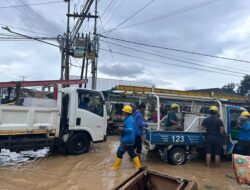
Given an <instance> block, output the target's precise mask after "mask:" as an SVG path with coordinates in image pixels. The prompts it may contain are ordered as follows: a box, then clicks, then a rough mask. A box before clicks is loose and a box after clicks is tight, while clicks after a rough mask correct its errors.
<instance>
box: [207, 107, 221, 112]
mask: <svg viewBox="0 0 250 190" xmlns="http://www.w3.org/2000/svg"><path fill="white" fill-rule="evenodd" d="M209 110H210V111H219V108H218V107H217V106H211V107H210V108H209Z"/></svg>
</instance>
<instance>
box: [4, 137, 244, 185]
mask: <svg viewBox="0 0 250 190" xmlns="http://www.w3.org/2000/svg"><path fill="white" fill-rule="evenodd" d="M118 145H119V141H118V137H110V138H109V139H108V142H106V143H101V144H95V145H94V146H93V147H92V150H91V152H90V153H87V154H84V155H80V156H64V155H52V156H49V157H47V158H44V159H41V160H36V161H33V162H29V163H24V164H21V165H20V164H19V165H17V166H0V189H1V190H2V189H8V190H12V189H18V190H24V189H25V190H31V189H32V190H33V189H38V190H39V189H43V190H44V189H50V190H54V189H63V190H64V189H65V190H66V189H67V190H78V189H86V190H90V189H92V190H106V189H112V188H114V187H115V186H116V185H118V184H119V183H120V182H122V181H123V180H124V179H126V178H127V177H128V176H130V175H131V174H133V173H134V172H135V171H136V170H135V169H134V167H133V163H132V162H131V161H130V159H129V157H128V155H125V156H124V158H123V163H122V166H121V168H120V170H119V171H112V170H111V166H112V164H113V161H114V159H115V153H116V149H117V146H118ZM143 160H144V161H143V165H147V166H148V168H149V169H151V170H154V171H157V172H160V173H163V174H166V175H173V176H178V177H183V178H187V179H191V180H194V181H196V182H197V183H198V187H199V189H201V190H203V189H204V190H224V189H225V190H238V189H241V188H240V187H239V185H238V184H237V182H236V180H235V176H234V171H233V169H232V165H231V162H223V163H222V165H221V168H219V169H218V168H214V167H212V168H210V169H208V168H206V167H205V165H204V161H200V160H192V161H188V162H187V163H186V164H185V165H182V166H172V165H169V164H167V163H165V162H163V161H161V160H160V157H159V156H158V154H157V153H155V154H150V155H146V153H144V155H143Z"/></svg>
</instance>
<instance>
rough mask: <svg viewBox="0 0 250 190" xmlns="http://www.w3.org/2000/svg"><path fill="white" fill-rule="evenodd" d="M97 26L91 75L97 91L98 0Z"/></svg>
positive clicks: (95, 26) (95, 25) (93, 86)
mask: <svg viewBox="0 0 250 190" xmlns="http://www.w3.org/2000/svg"><path fill="white" fill-rule="evenodd" d="M95 16H96V17H95V24H94V51H95V58H94V60H93V61H92V69H91V73H92V89H96V81H97V76H96V75H97V72H96V71H97V68H96V67H97V44H98V43H97V40H98V38H97V18H98V16H97V0H95Z"/></svg>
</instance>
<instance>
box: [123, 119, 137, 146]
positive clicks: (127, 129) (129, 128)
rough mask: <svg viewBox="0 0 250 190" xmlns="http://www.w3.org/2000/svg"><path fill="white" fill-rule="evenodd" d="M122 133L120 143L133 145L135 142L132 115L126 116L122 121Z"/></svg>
mask: <svg viewBox="0 0 250 190" xmlns="http://www.w3.org/2000/svg"><path fill="white" fill-rule="evenodd" d="M123 125H124V129H123V134H122V135H121V144H124V145H134V143H135V126H134V118H133V116H132V115H130V116H129V117H127V118H126V119H125V120H124V122H123Z"/></svg>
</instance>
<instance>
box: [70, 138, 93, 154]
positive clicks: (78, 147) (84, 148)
mask: <svg viewBox="0 0 250 190" xmlns="http://www.w3.org/2000/svg"><path fill="white" fill-rule="evenodd" d="M89 148H90V139H89V137H88V135H87V134H82V133H77V134H74V135H73V136H72V137H71V138H70V139H69V142H68V153H69V154H72V155H79V154H83V153H86V152H88V151H89Z"/></svg>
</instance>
